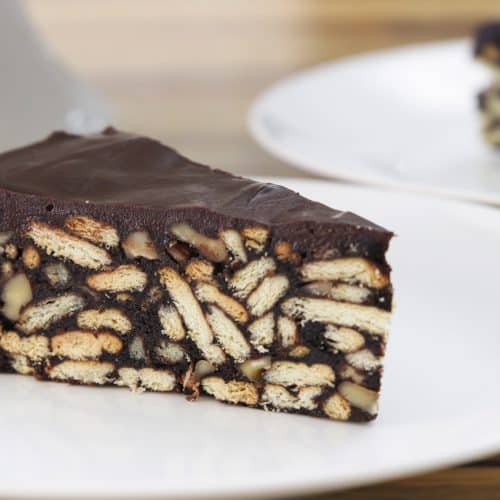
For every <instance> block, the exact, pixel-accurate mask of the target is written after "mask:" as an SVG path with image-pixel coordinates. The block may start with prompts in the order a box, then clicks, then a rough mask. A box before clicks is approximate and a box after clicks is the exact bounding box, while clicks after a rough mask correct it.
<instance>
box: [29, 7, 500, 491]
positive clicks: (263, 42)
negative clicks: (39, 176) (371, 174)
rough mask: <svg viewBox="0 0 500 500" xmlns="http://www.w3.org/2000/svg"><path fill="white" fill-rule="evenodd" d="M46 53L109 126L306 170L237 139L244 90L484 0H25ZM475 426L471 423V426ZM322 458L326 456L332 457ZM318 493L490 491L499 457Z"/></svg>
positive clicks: (242, 130) (444, 24)
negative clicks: (95, 94)
mask: <svg viewBox="0 0 500 500" xmlns="http://www.w3.org/2000/svg"><path fill="white" fill-rule="evenodd" d="M25 4H26V7H27V9H28V11H29V13H30V14H31V16H32V19H33V22H34V23H35V25H36V26H37V27H38V28H39V29H40V30H41V32H42V34H43V36H44V37H45V38H46V39H48V41H49V43H50V45H51V47H52V49H53V51H54V52H55V53H56V54H57V55H59V56H60V57H62V58H63V59H64V60H65V62H66V63H67V64H68V65H69V66H70V67H72V68H73V69H74V70H75V71H76V72H77V73H79V74H80V75H82V76H83V77H84V78H86V79H87V80H88V81H90V82H91V83H93V84H94V85H95V86H96V87H97V88H99V89H100V90H101V91H102V92H103V93H104V94H105V95H106V96H107V97H108V98H109V99H110V100H111V102H112V103H113V104H114V106H115V108H116V110H117V119H116V124H117V125H118V126H120V127H123V128H125V129H129V130H133V131H138V132H142V133H144V134H148V135H152V136H154V137H157V138H159V139H161V140H164V141H166V142H168V143H170V144H172V145H174V146H175V147H177V148H178V149H180V150H181V151H183V152H184V153H186V154H187V155H189V156H192V157H193V158H196V159H198V160H201V161H203V162H207V163H210V164H213V165H215V166H218V167H221V168H224V169H227V170H229V171H232V172H235V173H242V174H264V175H293V176H306V175H307V174H304V173H302V172H301V171H299V170H297V169H295V168H293V167H291V166H289V165H285V164H284V163H282V162H280V161H278V160H276V159H274V158H271V157H270V156H269V155H267V154H266V153H264V152H263V151H262V150H261V149H260V148H259V147H258V146H257V145H255V143H254V142H253V141H252V140H251V138H250V137H249V135H248V133H247V131H246V125H245V119H246V112H247V110H248V107H249V105H250V103H251V102H252V100H253V99H254V97H255V96H256V95H257V94H258V93H259V92H260V91H262V90H263V89H265V88H266V87H267V86H268V85H270V84H271V83H273V82H275V81H276V80H277V79H279V78H282V77H285V76H287V75H289V74H290V73H293V72H294V71H297V70H300V69H303V68H306V67H309V66H311V65H314V64H319V63H321V62H324V61H328V60H331V59H334V58H338V57H342V56H346V55H350V54H355V53H360V52H364V51H367V50H375V49H379V48H384V47H391V46H396V45H401V44H407V43H415V42H424V41H429V40H436V39H443V38H452V37H459V36H468V35H470V34H471V33H472V32H473V29H474V27H475V25H476V24H477V23H479V22H481V21H483V20H485V19H490V18H492V17H495V16H498V17H500V8H499V7H500V5H499V3H498V2H497V1H488V0H474V1H472V0H440V1H436V0H237V1H234V0H210V1H203V0H105V1H103V0H25ZM478 432H480V430H478ZM332 467H334V464H332ZM309 498H317V500H326V499H330V498H331V499H345V500H351V499H352V500H355V499H362V498H363V499H365V498H370V499H372V498H373V499H387V500H389V499H390V500H392V499H407V498H411V499H417V500H418V499H424V498H425V499H427V498H443V499H447V498H450V499H469V498H471V499H474V500H482V499H495V498H500V456H498V457H493V458H491V459H490V460H487V461H483V462H480V463H475V464H469V465H467V466H463V467H458V468H453V469H449V470H445V471H441V472H437V473H433V474H428V475H425V476H420V477H416V478H410V479H405V480H402V481H397V482H391V483H385V484H382V485H378V486H372V487H369V488H361V489H357V490H352V491H349V492H343V493H338V494H327V495H321V496H315V497H309Z"/></svg>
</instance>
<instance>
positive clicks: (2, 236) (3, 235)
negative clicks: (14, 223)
mask: <svg viewBox="0 0 500 500" xmlns="http://www.w3.org/2000/svg"><path fill="white" fill-rule="evenodd" d="M11 237H12V231H2V232H0V245H5V243H7V242H8V241H9V240H10V239H11Z"/></svg>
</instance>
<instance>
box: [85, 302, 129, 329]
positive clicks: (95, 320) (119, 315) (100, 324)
mask: <svg viewBox="0 0 500 500" xmlns="http://www.w3.org/2000/svg"><path fill="white" fill-rule="evenodd" d="M76 321H77V324H78V326H79V328H83V329H85V330H94V331H95V330H100V329H101V328H111V329H112V330H114V331H115V332H118V333H121V334H125V333H129V332H130V331H131V330H132V323H131V322H130V320H129V319H128V318H127V316H126V315H125V313H124V312H123V311H121V310H120V309H116V308H110V309H87V310H86V311H82V312H81V313H79V314H78V316H77V318H76Z"/></svg>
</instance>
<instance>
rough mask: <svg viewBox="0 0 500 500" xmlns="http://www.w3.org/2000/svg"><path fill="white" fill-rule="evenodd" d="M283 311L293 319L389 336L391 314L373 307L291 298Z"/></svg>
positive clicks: (283, 306)
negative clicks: (332, 324) (331, 324)
mask: <svg viewBox="0 0 500 500" xmlns="http://www.w3.org/2000/svg"><path fill="white" fill-rule="evenodd" d="M281 309H282V311H283V312H284V313H285V314H286V315H287V316H291V317H293V318H299V319H302V320H305V321H319V322H320V323H334V324H337V325H340V326H348V327H353V328H359V329H360V330H366V331H368V332H370V333H372V334H374V335H387V333H388V331H389V323H390V319H391V313H389V312H387V311H383V310H382V309H377V308H376V307H373V306H362V305H358V304H348V303H346V302H336V301H334V300H329V299H316V298H310V297H291V298H289V299H287V300H285V301H284V302H283V303H282V304H281Z"/></svg>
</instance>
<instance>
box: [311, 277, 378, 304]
mask: <svg viewBox="0 0 500 500" xmlns="http://www.w3.org/2000/svg"><path fill="white" fill-rule="evenodd" d="M302 290H304V291H305V292H307V293H309V294H311V295H313V296H316V297H327V298H330V299H333V300H339V301H341V302H352V303H354V304H363V303H364V302H366V301H367V300H368V299H369V298H370V295H371V291H370V290H369V289H368V288H363V287H361V286H357V285H348V284H345V283H337V284H334V283H332V282H331V281H313V282H312V283H308V284H307V285H305V286H304V287H303V288H302Z"/></svg>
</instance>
